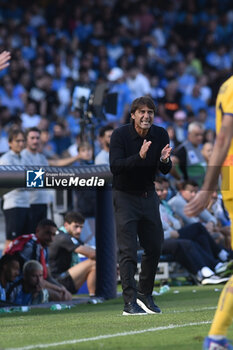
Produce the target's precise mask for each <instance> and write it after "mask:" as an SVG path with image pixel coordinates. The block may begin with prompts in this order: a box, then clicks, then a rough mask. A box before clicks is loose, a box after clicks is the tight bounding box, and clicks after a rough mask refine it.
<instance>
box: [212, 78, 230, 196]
mask: <svg viewBox="0 0 233 350" xmlns="http://www.w3.org/2000/svg"><path fill="white" fill-rule="evenodd" d="M224 114H228V115H231V116H232V118H233V76H231V77H230V78H229V79H227V80H226V81H225V82H224V83H223V84H222V86H221V87H220V89H219V92H218V96H217V101H216V132H217V134H218V133H219V131H220V128H221V125H222V118H223V115H224ZM222 195H223V199H226V200H227V199H233V139H232V140H231V145H230V148H229V151H228V154H227V157H226V159H225V161H224V163H223V167H222Z"/></svg>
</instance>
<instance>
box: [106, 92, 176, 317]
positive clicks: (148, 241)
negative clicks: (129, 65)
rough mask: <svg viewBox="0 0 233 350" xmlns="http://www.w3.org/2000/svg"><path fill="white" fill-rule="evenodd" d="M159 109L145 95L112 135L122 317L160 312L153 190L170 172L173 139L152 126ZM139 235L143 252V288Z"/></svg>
mask: <svg viewBox="0 0 233 350" xmlns="http://www.w3.org/2000/svg"><path fill="white" fill-rule="evenodd" d="M155 110H156V107H155V105H154V102H153V100H152V99H151V98H150V97H140V98H137V99H135V100H134V101H133V103H132V106H131V119H132V123H131V124H126V125H123V126H121V127H119V128H117V129H116V130H115V131H114V132H113V134H112V137H111V143H110V168H111V172H112V173H113V189H114V190H113V203H114V210H115V218H116V228H117V239H118V248H119V265H120V275H121V282H122V289H123V297H124V302H125V306H124V311H123V315H143V314H146V313H150V314H155V313H161V310H160V308H159V307H158V306H157V305H155V304H154V301H153V298H152V291H153V286H154V279H155V273H156V269H157V265H158V261H159V257H160V254H161V245H162V242H163V229H162V225H161V220H160V214H159V199H158V196H157V194H156V193H155V190H154V183H153V181H154V178H155V174H156V172H157V171H158V170H160V171H161V172H162V173H163V174H167V173H168V172H169V170H170V169H171V166H172V164H171V160H170V153H171V147H170V146H169V137H168V134H167V132H166V130H165V129H163V128H161V127H158V126H155V125H153V121H154V114H155ZM137 236H138V238H139V243H140V245H141V247H142V248H143V249H144V253H143V256H142V262H141V273H140V277H139V283H138V287H136V281H135V279H134V275H135V273H136V269H137Z"/></svg>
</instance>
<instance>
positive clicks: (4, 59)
mask: <svg viewBox="0 0 233 350" xmlns="http://www.w3.org/2000/svg"><path fill="white" fill-rule="evenodd" d="M10 59H11V54H10V52H9V51H3V52H2V53H0V71H1V70H3V69H5V68H6V67H8V66H9V64H10V63H9V60H10Z"/></svg>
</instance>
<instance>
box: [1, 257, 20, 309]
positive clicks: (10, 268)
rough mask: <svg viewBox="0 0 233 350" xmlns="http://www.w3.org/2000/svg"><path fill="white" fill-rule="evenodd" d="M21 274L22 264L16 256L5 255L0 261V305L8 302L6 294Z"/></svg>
mask: <svg viewBox="0 0 233 350" xmlns="http://www.w3.org/2000/svg"><path fill="white" fill-rule="evenodd" d="M19 273H20V264H19V261H18V258H17V257H16V256H11V255H3V256H2V257H1V259H0V304H1V305H4V302H6V292H7V289H8V288H9V286H10V284H11V283H12V282H13V281H15V279H16V278H17V277H18V276H19Z"/></svg>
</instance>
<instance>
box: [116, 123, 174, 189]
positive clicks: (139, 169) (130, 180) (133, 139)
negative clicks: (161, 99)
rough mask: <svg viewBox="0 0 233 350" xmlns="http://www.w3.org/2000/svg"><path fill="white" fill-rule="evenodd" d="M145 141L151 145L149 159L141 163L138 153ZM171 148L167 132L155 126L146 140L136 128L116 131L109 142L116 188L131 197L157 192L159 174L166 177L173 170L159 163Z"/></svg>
mask: <svg viewBox="0 0 233 350" xmlns="http://www.w3.org/2000/svg"><path fill="white" fill-rule="evenodd" d="M144 139H146V140H147V141H151V142H152V144H151V146H150V148H149V150H148V152H147V156H146V159H141V157H140V155H139V151H140V149H141V146H142V144H143V141H144ZM167 144H169V137H168V133H167V131H166V130H165V129H163V128H161V127H158V126H155V125H152V126H151V128H150V129H149V131H148V133H147V135H146V136H145V138H143V137H141V136H140V135H139V134H138V133H137V132H136V130H135V128H134V124H126V125H123V126H121V127H119V128H117V129H116V130H114V132H113V134H112V136H111V142H110V169H111V172H112V173H113V188H115V189H117V190H121V191H125V192H129V193H135V194H141V193H143V192H145V191H150V190H154V183H153V182H154V179H155V175H156V173H157V172H158V171H159V170H160V171H161V172H162V173H163V174H167V173H168V172H169V171H170V169H171V167H172V163H171V160H170V161H169V162H168V163H162V162H161V161H160V157H161V151H162V149H163V148H164V147H165V146H166V145H167Z"/></svg>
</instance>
